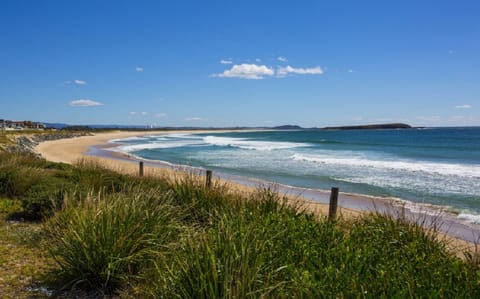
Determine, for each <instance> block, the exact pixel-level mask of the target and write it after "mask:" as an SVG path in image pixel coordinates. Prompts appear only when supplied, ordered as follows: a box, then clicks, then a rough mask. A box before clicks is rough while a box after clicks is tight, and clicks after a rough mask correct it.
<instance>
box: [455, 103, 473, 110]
mask: <svg viewBox="0 0 480 299" xmlns="http://www.w3.org/2000/svg"><path fill="white" fill-rule="evenodd" d="M470 108H472V105H469V104H465V105H458V106H455V109H470Z"/></svg>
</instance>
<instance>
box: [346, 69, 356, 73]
mask: <svg viewBox="0 0 480 299" xmlns="http://www.w3.org/2000/svg"><path fill="white" fill-rule="evenodd" d="M347 72H349V73H356V71H355V70H352V69H349V70H348V71H347Z"/></svg>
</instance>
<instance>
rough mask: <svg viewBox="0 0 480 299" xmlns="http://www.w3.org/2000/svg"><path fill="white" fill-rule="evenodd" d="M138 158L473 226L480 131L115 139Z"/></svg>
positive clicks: (479, 182)
mask: <svg viewBox="0 0 480 299" xmlns="http://www.w3.org/2000/svg"><path fill="white" fill-rule="evenodd" d="M113 142H115V143H119V146H118V147H116V148H115V149H114V150H116V151H121V152H124V153H128V154H129V155H134V156H137V157H140V158H143V159H150V160H161V161H166V162H169V163H172V164H178V165H188V166H193V167H201V168H208V169H212V170H214V171H217V172H220V173H225V174H230V175H238V176H243V177H250V178H256V179H261V180H265V181H268V182H275V183H279V184H283V185H290V186H295V187H301V188H313V189H330V187H332V186H337V187H339V188H340V190H341V191H343V192H349V193H357V194H365V195H371V196H379V197H385V198H400V199H403V200H406V201H409V202H413V203H420V204H429V205H435V206H441V207H446V208H448V209H450V210H451V211H453V212H454V213H456V214H458V217H460V218H464V219H466V220H468V221H470V222H473V223H480V127H473V128H472V127H470V128H423V129H402V130H352V131H323V130H298V131H250V132H245V131H236V132H227V133H198V134H195V133H192V134H165V135H154V136H145V137H135V138H127V139H122V140H114V141H113Z"/></svg>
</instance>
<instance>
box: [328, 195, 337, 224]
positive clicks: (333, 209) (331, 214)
mask: <svg viewBox="0 0 480 299" xmlns="http://www.w3.org/2000/svg"><path fill="white" fill-rule="evenodd" d="M337 206H338V188H337V187H332V190H331V193H330V207H329V209H328V219H329V220H334V219H335V217H336V216H337Z"/></svg>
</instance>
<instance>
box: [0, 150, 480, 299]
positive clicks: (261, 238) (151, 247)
mask: <svg viewBox="0 0 480 299" xmlns="http://www.w3.org/2000/svg"><path fill="white" fill-rule="evenodd" d="M0 217H1V218H2V221H3V224H2V228H1V229H0V251H1V253H2V255H0V256H1V257H0V259H1V260H0V269H2V271H1V272H0V273H6V274H0V295H1V296H0V297H2V298H3V297H6V298H9V297H12V298H14V297H15V298H18V297H20V298H22V297H24V298H28V297H32V296H35V297H41V296H45V297H47V296H48V295H49V292H40V293H39V290H41V289H42V288H44V287H48V289H49V290H51V291H54V293H56V294H57V295H60V296H64V297H72V296H73V295H72V294H76V295H77V296H80V297H82V296H84V297H85V296H89V297H95V296H99V297H102V296H110V295H115V296H120V297H125V298H130V297H139V298H260V297H261V298H291V297H296V298H332V297H333V298H335V297H338V298H350V297H354V298H357V297H361V298H378V297H380V298H399V297H400V298H404V297H415V298H417V297H419V298H479V297H480V269H479V264H478V259H477V258H475V257H472V256H471V255H470V258H469V259H465V260H462V259H459V258H457V257H456V256H455V255H453V254H452V253H450V252H449V251H448V250H447V248H446V244H445V243H444V242H442V241H438V240H436V238H435V232H434V231H429V230H425V229H424V228H423V227H421V226H420V225H418V224H414V223H409V222H406V221H405V220H403V219H401V218H393V217H389V216H385V215H380V214H373V215H368V216H365V217H363V218H360V219H356V220H350V221H346V220H343V219H339V220H337V221H328V220H327V219H326V218H323V217H319V216H317V215H313V214H309V213H307V212H305V211H302V209H301V207H293V206H291V205H289V204H287V200H286V199H285V198H283V197H282V196H281V195H279V194H278V193H276V192H275V191H274V190H272V189H271V188H259V189H258V190H257V191H256V192H254V193H253V194H249V195H241V194H237V193H232V192H231V191H230V190H229V189H228V188H227V187H226V186H225V185H222V184H220V183H218V182H214V184H213V185H212V186H211V187H210V188H206V187H205V184H204V181H203V180H202V179H199V178H198V177H197V176H195V175H191V174H187V175H182V176H178V177H177V178H175V179H168V178H153V177H141V178H140V177H132V176H126V175H121V174H118V173H115V172H112V171H109V170H106V169H103V168H102V167H101V166H100V165H98V164H95V163H92V162H88V161H82V162H79V163H78V165H75V166H71V165H66V164H58V163H51V162H47V161H44V160H42V159H39V158H37V157H34V156H29V155H25V154H22V155H19V154H1V155H0ZM20 219H26V220H33V221H39V220H41V221H42V224H41V225H39V224H37V223H38V222H22V221H18V220H20ZM11 220H16V221H11ZM14 226H15V228H13V227H14ZM10 248H15V250H12V249H10ZM13 252H15V254H13ZM6 256H11V257H12V258H13V259H18V260H19V263H18V264H19V265H18V266H17V267H15V266H13V267H12V268H11V269H10V268H9V269H7V268H6V267H3V266H2V265H3V264H4V263H6V262H7V261H6V258H5V257H6ZM12 258H10V260H11V259H12ZM22 259H24V260H27V261H29V263H27V264H25V263H21V262H20V261H21V260H22ZM32 265H35V266H34V267H33V268H34V269H32ZM9 267H10V266H9ZM28 271H30V272H28ZM11 277H16V280H14V279H12V278H11ZM19 277H29V278H28V279H22V280H19V279H18V278H19ZM4 281H8V282H9V283H10V282H12V283H13V284H12V285H13V286H10V287H6V285H7V284H5V289H4V288H3V287H4V285H2V283H3V282H4ZM18 281H22V282H21V283H20V282H18ZM40 286H41V287H42V288H41V287H40ZM3 290H6V291H3ZM28 290H30V291H28ZM91 290H94V292H92V291H91ZM2 292H4V293H2ZM65 292H66V293H65ZM78 294H81V295H78Z"/></svg>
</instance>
